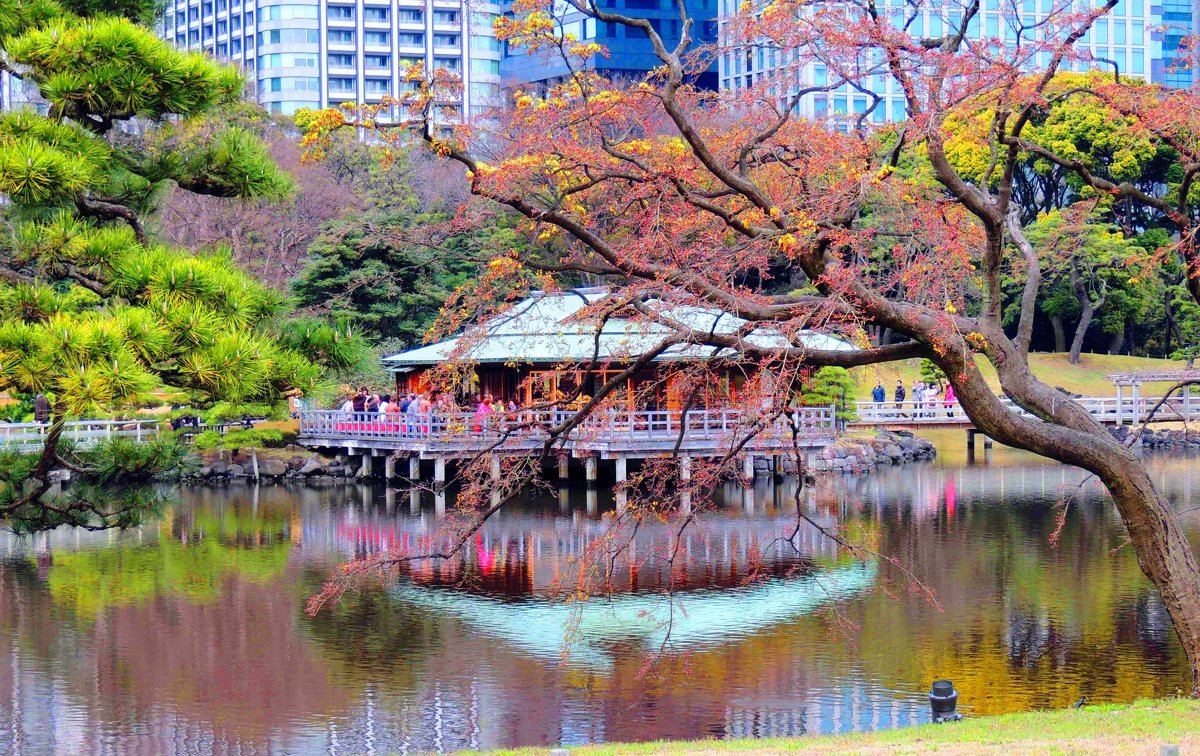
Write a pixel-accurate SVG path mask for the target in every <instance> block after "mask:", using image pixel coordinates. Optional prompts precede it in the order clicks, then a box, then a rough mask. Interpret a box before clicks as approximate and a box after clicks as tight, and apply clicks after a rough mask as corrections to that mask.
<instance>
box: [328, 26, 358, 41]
mask: <svg viewBox="0 0 1200 756" xmlns="http://www.w3.org/2000/svg"><path fill="white" fill-rule="evenodd" d="M329 44H331V45H352V44H354V30H352V29H330V30H329Z"/></svg>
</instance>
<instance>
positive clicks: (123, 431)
mask: <svg viewBox="0 0 1200 756" xmlns="http://www.w3.org/2000/svg"><path fill="white" fill-rule="evenodd" d="M160 422H161V421H159V420H71V421H68V422H66V423H64V424H63V432H62V436H61V438H62V439H63V440H65V441H70V442H71V443H73V444H74V445H75V446H76V447H78V448H81V449H86V448H88V447H89V446H93V445H95V444H96V443H98V442H100V441H106V440H109V439H113V438H130V439H133V440H135V441H139V442H141V441H144V440H146V439H148V438H150V437H152V436H154V435H155V434H157V433H158V426H159V423H160ZM50 427H51V426H50V424H49V423H10V424H8V425H0V446H2V447H10V448H11V447H16V448H18V449H22V450H30V449H38V448H41V446H42V444H43V443H44V442H45V440H46V434H47V433H49V432H50Z"/></svg>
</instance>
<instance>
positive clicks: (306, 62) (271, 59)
mask: <svg viewBox="0 0 1200 756" xmlns="http://www.w3.org/2000/svg"><path fill="white" fill-rule="evenodd" d="M258 67H259V68H260V69H261V68H316V67H317V56H315V55H304V54H301V53H271V54H270V55H260V56H258Z"/></svg>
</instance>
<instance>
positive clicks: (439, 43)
mask: <svg viewBox="0 0 1200 756" xmlns="http://www.w3.org/2000/svg"><path fill="white" fill-rule="evenodd" d="M433 46H434V47H458V35H457V34H434V35H433Z"/></svg>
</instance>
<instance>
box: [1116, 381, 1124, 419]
mask: <svg viewBox="0 0 1200 756" xmlns="http://www.w3.org/2000/svg"><path fill="white" fill-rule="evenodd" d="M1123 400H1124V397H1122V396H1121V384H1119V383H1118V384H1117V427H1118V428H1119V427H1121V418H1122V417H1123V416H1124V413H1123V412H1122V411H1121V402H1122V401H1123Z"/></svg>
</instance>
